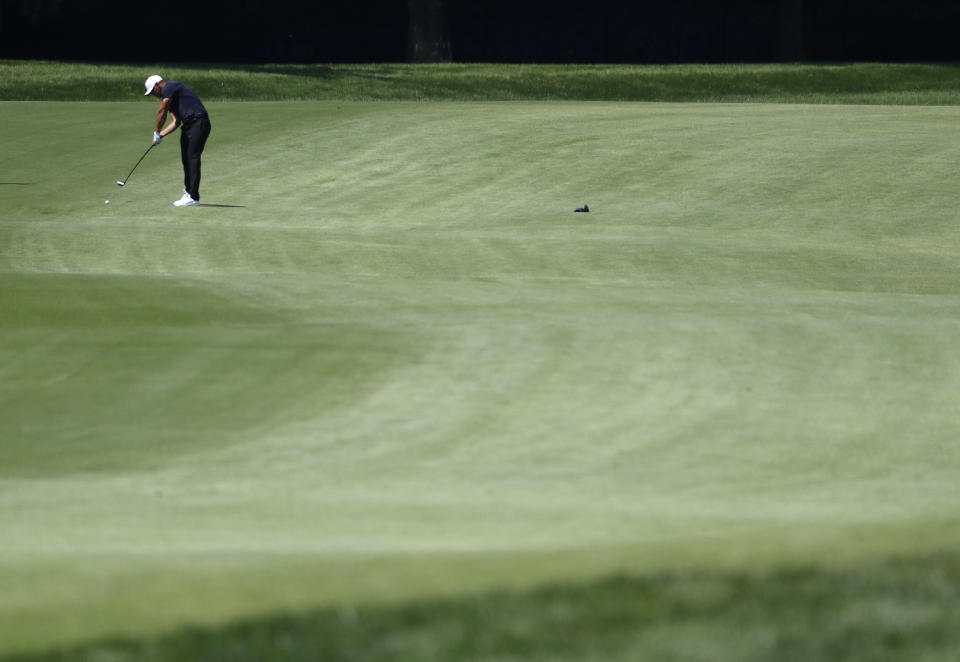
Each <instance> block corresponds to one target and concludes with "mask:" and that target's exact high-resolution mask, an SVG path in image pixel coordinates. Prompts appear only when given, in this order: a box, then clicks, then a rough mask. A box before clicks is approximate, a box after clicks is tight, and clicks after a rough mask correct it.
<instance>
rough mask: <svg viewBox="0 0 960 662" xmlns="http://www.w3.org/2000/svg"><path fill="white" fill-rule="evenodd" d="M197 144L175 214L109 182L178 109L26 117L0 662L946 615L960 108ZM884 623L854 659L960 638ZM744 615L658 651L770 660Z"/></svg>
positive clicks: (611, 111) (959, 496) (260, 131)
mask: <svg viewBox="0 0 960 662" xmlns="http://www.w3.org/2000/svg"><path fill="white" fill-rule="evenodd" d="M188 82H189V81H188ZM209 106H210V110H211V114H212V119H213V127H214V128H213V134H212V137H211V139H210V142H209V144H208V147H207V153H206V155H205V160H204V180H203V182H204V183H203V188H202V193H203V199H202V202H203V203H204V206H202V207H200V208H194V209H175V208H173V207H172V206H171V204H170V203H171V202H172V201H173V200H175V199H177V198H178V197H179V196H180V193H181V187H180V181H181V176H180V165H179V150H178V145H177V143H176V141H175V140H171V139H168V141H167V142H165V143H164V144H162V145H161V146H160V147H158V148H157V149H155V150H153V151H152V153H151V154H150V155H149V156H148V157H147V158H146V159H145V160H144V162H143V163H142V164H141V166H140V168H139V169H138V170H137V171H136V172H135V173H134V174H133V177H132V178H131V179H130V183H129V184H128V185H127V187H126V188H124V189H118V187H116V186H115V185H114V184H113V182H114V181H115V180H117V179H121V178H122V177H124V176H125V175H126V174H127V172H128V171H129V169H130V168H131V167H132V166H133V164H134V163H135V162H136V159H137V158H139V156H140V155H141V154H142V152H143V149H145V148H146V146H147V144H148V139H149V126H150V123H151V121H152V118H153V116H154V112H155V104H153V103H152V102H147V101H143V102H140V103H57V104H51V103H41V102H3V103H0V118H2V120H3V125H4V127H5V130H4V131H3V132H2V133H0V210H2V215H0V376H2V379H0V440H2V441H0V656H2V655H3V654H5V653H6V654H12V653H15V652H18V651H23V652H29V651H41V650H47V649H51V648H55V647H62V646H71V645H75V644H80V643H83V642H88V641H91V640H96V639H100V638H102V637H117V636H126V637H134V638H138V637H144V636H154V635H159V634H161V633H164V632H168V631H171V630H173V629H175V628H177V627H179V626H182V625H187V624H191V625H204V624H206V625H211V626H217V625H219V624H222V623H226V622H228V621H231V620H233V619H237V618H248V619H253V618H259V617H264V616H269V615H272V614H276V613H278V612H298V611H301V610H307V609H312V608H316V607H323V606H332V607H341V608H342V607H343V606H344V605H356V604H361V605H367V604H402V603H405V602H407V601H409V600H411V599H415V598H427V597H436V596H447V597H449V598H450V599H455V598H456V596H458V595H464V594H469V593H475V592H482V591H485V590H487V589H492V588H500V587H507V588H513V589H517V590H522V589H524V588H526V587H530V586H532V585H534V584H540V583H548V582H554V581H561V582H568V581H570V580H575V579H584V580H586V579H590V578H595V577H598V576H601V575H604V574H608V573H611V572H627V573H638V574H640V575H643V574H644V573H658V572H661V571H666V570H670V571H675V572H682V571H684V569H691V568H693V569H696V571H697V572H700V573H708V574H709V573H721V574H722V573H724V572H734V573H748V574H749V573H753V572H759V573H762V572H766V571H771V572H777V569H778V568H781V567H784V566H792V565H795V564H803V565H806V566H808V567H811V568H813V570H812V572H814V573H816V572H820V571H822V572H824V573H826V574H825V575H824V577H826V578H827V579H826V580H825V581H826V583H827V585H828V586H829V585H831V583H832V582H833V581H834V580H833V578H835V577H837V576H843V570H842V569H843V568H860V567H867V568H879V569H878V570H876V573H879V574H876V573H875V574H870V572H867V573H866V575H865V576H867V577H873V578H874V579H876V577H880V579H879V580H877V583H878V585H881V586H886V584H884V580H883V572H886V571H885V570H884V568H887V566H884V565H883V564H882V563H881V561H882V560H883V559H886V558H888V557H891V556H899V557H906V558H915V559H923V558H927V557H928V555H931V554H937V553H944V554H946V557H945V558H947V559H948V561H947V562H946V564H947V567H950V568H953V570H951V571H950V572H952V573H953V574H950V573H946V574H945V575H944V576H950V577H954V578H956V577H957V574H956V565H957V561H956V560H955V559H956V555H957V550H958V549H960V547H958V545H960V540H958V538H960V535H958V528H957V525H958V524H960V462H958V460H960V451H958V447H957V439H958V438H960V416H958V411H957V404H956V394H957V393H958V392H960V358H958V357H957V354H956V351H955V348H956V339H957V337H958V335H960V297H958V294H960V233H958V232H957V220H958V219H957V209H958V207H960V205H958V202H960V200H958V193H957V185H956V168H957V163H958V162H960V134H958V132H957V130H956V123H957V120H956V109H955V108H945V107H890V106H870V107H867V106H859V107H856V106H805V105H789V106H787V105H773V104H770V105H751V104H730V105H710V104H690V105H685V104H633V103H605V102H585V103H573V102H511V103H432V104H420V103H414V102H404V103H391V102H381V103H359V102H332V101H331V102H283V103H280V102H276V103H269V102H262V103H261V102H250V103H230V102H222V101H221V102H215V103H211V104H209ZM106 199H110V200H111V204H110V205H109V206H108V205H105V204H104V200H106ZM583 203H588V204H589V205H590V208H591V212H590V213H588V214H575V213H573V209H574V208H575V207H579V206H580V205H582V204H583ZM915 563H916V564H918V565H920V566H921V567H922V562H919V561H917V562H915ZM878 564H879V565H878ZM838 568H839V570H838ZM831 573H839V574H831ZM899 576H900V575H898V577H899ZM904 576H907V577H911V578H912V577H913V575H909V573H908V575H904ZM938 576H939V575H938ZM751 581H752V580H751ZM838 581H839V580H838ZM871 581H872V580H871ZM911 581H912V579H911ZM930 581H931V582H932V583H936V582H935V581H934V580H930ZM865 583H867V584H869V581H867V580H865ZM746 585H747V586H751V585H752V584H751V582H750V581H747V583H746ZM802 585H803V584H802V582H801V592H802ZM870 585H871V586H872V584H870ZM931 585H932V584H931ZM710 586H715V584H713V583H711V582H710V581H707V589H705V590H706V595H707V596H710V595H714V593H710V590H709V587H710ZM738 586H739V585H738ZM947 586H948V587H953V588H952V590H953V591H954V592H953V593H951V594H948V598H947V599H945V602H944V604H947V605H949V604H954V605H955V604H956V603H955V601H954V602H951V600H953V599H954V598H956V595H957V593H956V586H957V584H956V581H953V583H948V584H947ZM681 588H682V586H681ZM700 588H701V587H698V588H697V590H700ZM598 590H599V589H598ZM651 590H652V589H651ZM678 590H680V589H678ZM948 590H951V589H949V588H948ZM733 595H738V593H737V592H736V591H735V590H734V593H733ZM871 595H872V594H871ZM898 595H899V594H898V593H897V591H896V590H892V591H887V592H884V590H879V591H878V593H877V594H876V596H874V597H871V598H870V599H871V600H874V603H872V604H874V607H875V611H868V612H867V614H868V615H867V616H866V617H864V622H865V623H866V625H865V626H864V627H869V625H870V624H871V623H874V624H876V623H877V622H879V621H883V619H884V618H888V619H890V620H897V619H898V618H899V616H901V615H903V616H904V619H905V620H904V621H903V622H904V623H907V624H908V625H909V624H913V626H917V627H915V628H914V631H918V632H924V630H923V629H922V628H920V627H919V625H918V624H923V623H926V622H927V621H924V620H923V619H924V618H928V619H929V618H933V617H935V616H936V615H937V614H939V613H942V610H940V609H939V608H938V603H936V602H931V603H926V604H933V605H934V606H933V607H930V608H929V609H928V610H927V611H924V609H923V608H922V607H923V604H925V603H924V602H923V600H919V601H918V602H917V603H916V604H919V605H920V606H918V607H917V608H916V609H912V610H911V609H910V608H908V607H910V605H914V603H910V604H908V605H907V606H904V604H906V603H904V602H903V601H900V600H899V598H898V597H897V596H898ZM950 596H952V598H951V597H950ZM941 597H942V595H941ZM745 599H746V598H745ZM829 599H830V598H829V596H828V597H826V598H825V600H826V601H827V604H829ZM574 602H576V601H574ZM907 602H909V601H907ZM733 603H736V600H734V601H733ZM718 604H721V611H722V604H724V603H722V601H721V603H718ZM751 604H752V603H751ZM759 604H761V605H763V604H766V603H763V602H760V603H759ZM816 604H819V603H816ZM914 606H916V605H914ZM941 606H942V605H941ZM450 609H452V608H449V607H446V606H443V605H442V604H441V607H440V608H439V610H440V613H447V612H448V611H449V610H450ZM757 612H758V614H759V616H758V618H761V617H762V616H763V614H764V613H765V610H764V609H763V608H758V610H757ZM336 613H340V612H335V615H336ZM342 613H347V614H349V613H352V612H349V611H348V612H342ZM671 613H672V612H671ZM871 614H879V616H877V618H875V619H871V618H870V615H871ZM741 616H742V614H741V615H740V616H737V615H734V616H731V620H730V621H729V622H721V623H720V624H719V625H717V626H716V627H715V628H713V629H711V628H710V627H707V628H705V629H704V628H701V629H690V630H687V629H684V625H683V623H682V622H678V623H677V624H675V626H674V627H673V629H671V627H669V626H664V628H663V629H661V630H657V631H656V632H655V633H654V635H653V636H654V637H655V641H658V642H660V644H661V647H660V648H654V649H655V650H662V651H665V652H664V653H663V655H662V656H661V657H660V658H659V659H671V658H669V657H668V654H674V655H679V656H681V657H678V658H676V659H711V660H717V659H766V658H763V657H762V655H763V654H764V653H765V652H769V651H771V650H775V648H776V647H775V645H774V643H776V642H775V638H774V643H771V639H770V638H769V637H766V638H765V636H763V632H761V633H760V634H758V635H757V636H756V637H755V638H753V639H749V640H737V641H730V640H729V639H730V635H729V632H730V629H729V628H735V627H739V625H738V623H740V621H738V620H737V618H740V617H741ZM910 619H913V620H910ZM347 620H349V618H348V619H347ZM401 620H402V619H401ZM816 628H817V625H816V624H815V623H812V622H811V623H810V632H813V631H815V630H816ZM953 631H954V632H956V631H957V630H956V628H954V630H953ZM723 632H727V634H725V635H724V634H722V633H723ZM808 634H809V633H808ZM950 636H953V637H954V638H953V639H951V638H950ZM955 636H956V635H949V636H948V635H942V638H941V639H937V638H936V637H931V638H930V642H929V643H930V646H931V647H932V648H931V649H929V650H925V651H923V652H924V653H925V654H928V655H929V657H928V658H926V659H947V658H946V657H944V658H940V657H937V655H938V654H939V653H940V652H941V650H946V649H945V648H944V649H941V648H938V646H947V647H949V646H950V645H951V644H956V643H957V640H956V638H955ZM631 641H633V640H631ZM669 642H675V643H676V646H681V644H682V645H683V646H689V647H690V648H689V650H688V649H682V648H677V647H674V648H671V647H670V644H669ZM944 642H945V643H944ZM634 643H635V642H634ZM698 647H700V648H698ZM416 650H419V649H416ZM617 650H621V649H620V648H617V649H616V650H614V651H613V652H611V651H608V650H606V649H602V650H601V651H600V652H598V651H592V653H591V651H587V652H586V653H585V654H584V656H583V657H582V658H581V659H607V660H609V659H617V658H616V657H615V653H616V651H617ZM623 650H627V651H630V650H633V651H634V652H636V649H630V648H629V647H626V648H623ZM683 650H688V652H689V655H687V656H686V657H683V656H682V653H683ZM866 650H867V651H868V653H869V650H870V649H869V647H868V648H867V649H866ZM671 651H672V653H671ZM695 651H700V653H699V654H700V655H701V657H696V655H694V652H695ZM387 652H389V651H387ZM828 652H829V651H828ZM534 653H536V655H540V657H536V655H534ZM588 653H589V654H593V655H596V656H597V657H595V658H590V657H588V656H587V654H588ZM211 655H212V654H211ZM625 655H626V656H625V657H624V658H623V659H640V658H639V657H638V656H637V655H627V654H626V653H625ZM750 656H753V657H750ZM70 657H71V656H68V658H67V659H69V658H70ZM72 657H73V658H74V659H79V655H74V656H72ZM138 657H139V659H141V660H142V659H154V658H147V657H146V656H142V655H141V656H137V655H132V656H131V657H130V659H138ZM534 658H536V659H567V658H563V657H562V656H561V652H558V651H553V650H547V651H534V652H532V653H531V659H534ZM90 659H97V658H96V657H95V656H94V655H93V654H91V657H90ZM101 659H103V658H101ZM110 659H127V658H119V657H114V658H110ZM156 659H177V654H176V653H170V654H169V656H168V657H162V656H160V657H157V658H156ZM179 659H187V658H186V657H183V656H182V655H181V656H180V657H179ZM204 659H207V658H204ZM209 659H241V658H239V657H234V658H227V657H216V656H213V655H212V656H211V657H210V658H209ZM243 659H246V658H243ZM261 659H262V658H261ZM278 659H294V658H292V657H291V658H278ZM296 659H299V658H296ZM329 659H340V658H334V657H330V658H329ZM355 659H356V658H355ZM363 659H368V658H363ZM369 659H408V660H409V659H434V658H430V657H428V656H427V655H426V654H423V655H420V656H419V657H418V655H417V654H414V653H411V652H410V650H407V654H403V653H400V654H398V656H397V657H396V658H389V656H388V655H387V654H386V653H384V654H382V655H372V656H371V657H370V658H369ZM436 659H443V658H442V657H438V658H436ZM447 659H455V658H453V657H449V656H448V657H447ZM465 659H494V658H493V657H489V658H484V657H482V656H479V654H478V656H477V657H469V656H465ZM497 659H507V658H505V657H501V658H497ZM781 659H786V658H783V657H781ZM846 659H852V658H850V657H848V658H846ZM872 659H896V658H879V657H874V658H872ZM913 659H919V658H918V657H916V656H915V657H914V658H913Z"/></svg>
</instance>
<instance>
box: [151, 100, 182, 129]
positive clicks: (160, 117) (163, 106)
mask: <svg viewBox="0 0 960 662" xmlns="http://www.w3.org/2000/svg"><path fill="white" fill-rule="evenodd" d="M169 106H170V99H164V100H163V101H162V102H160V110H158V111H157V127H156V128H155V129H154V131H156V132H157V133H159V134H160V135H161V136H166V135H169V134H171V133H173V132H174V131H175V130H176V128H177V126H179V124H180V122H179V121H178V120H177V116H176V115H174V114H173V113H171V112H170V108H169ZM168 114H169V115H170V118H171V120H170V124H168V125H167V128H163V123H164V122H166V121H167V115H168Z"/></svg>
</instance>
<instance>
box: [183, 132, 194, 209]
mask: <svg viewBox="0 0 960 662" xmlns="http://www.w3.org/2000/svg"><path fill="white" fill-rule="evenodd" d="M189 157H190V136H189V134H188V132H187V131H186V130H185V129H181V130H180V161H181V162H182V163H183V190H184V191H186V192H187V193H190V158H189ZM191 195H193V194H192V193H191Z"/></svg>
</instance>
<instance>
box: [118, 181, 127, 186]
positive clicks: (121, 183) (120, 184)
mask: <svg viewBox="0 0 960 662" xmlns="http://www.w3.org/2000/svg"><path fill="white" fill-rule="evenodd" d="M124 184H126V182H117V186H123V185H124Z"/></svg>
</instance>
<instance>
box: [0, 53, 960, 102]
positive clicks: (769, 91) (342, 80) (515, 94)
mask: <svg viewBox="0 0 960 662" xmlns="http://www.w3.org/2000/svg"><path fill="white" fill-rule="evenodd" d="M155 72H162V74H163V75H164V76H165V77H167V78H168V79H170V80H178V79H182V80H184V81H189V83H190V85H191V86H192V87H193V88H194V89H195V90H196V91H197V92H198V93H200V94H201V96H202V97H203V98H204V99H208V100H214V99H215V100H224V101H237V100H246V101H277V100H315V101H317V100H344V101H347V100H352V101H398V100H406V101H523V100H528V101H529V100H577V101H671V102H778V103H815V104H824V103H830V104H895V105H957V104H960V67H957V66H956V65H953V64H882V63H849V64H833V65H797V64H788V65H782V64H742V65H671V66H627V65H520V66H518V65H503V64H442V65H429V64H427V65H411V64H267V65H260V64H250V65H185V64H175V63H174V64H172V63H153V64H138V65H116V64H96V63H59V62H23V61H14V60H5V61H4V60H0V100H31V101H104V100H110V101H122V100H129V99H132V98H134V97H135V96H136V95H137V94H138V93H140V94H142V93H143V89H142V83H143V80H144V79H145V78H146V77H147V76H148V75H149V74H151V73H155Z"/></svg>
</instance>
